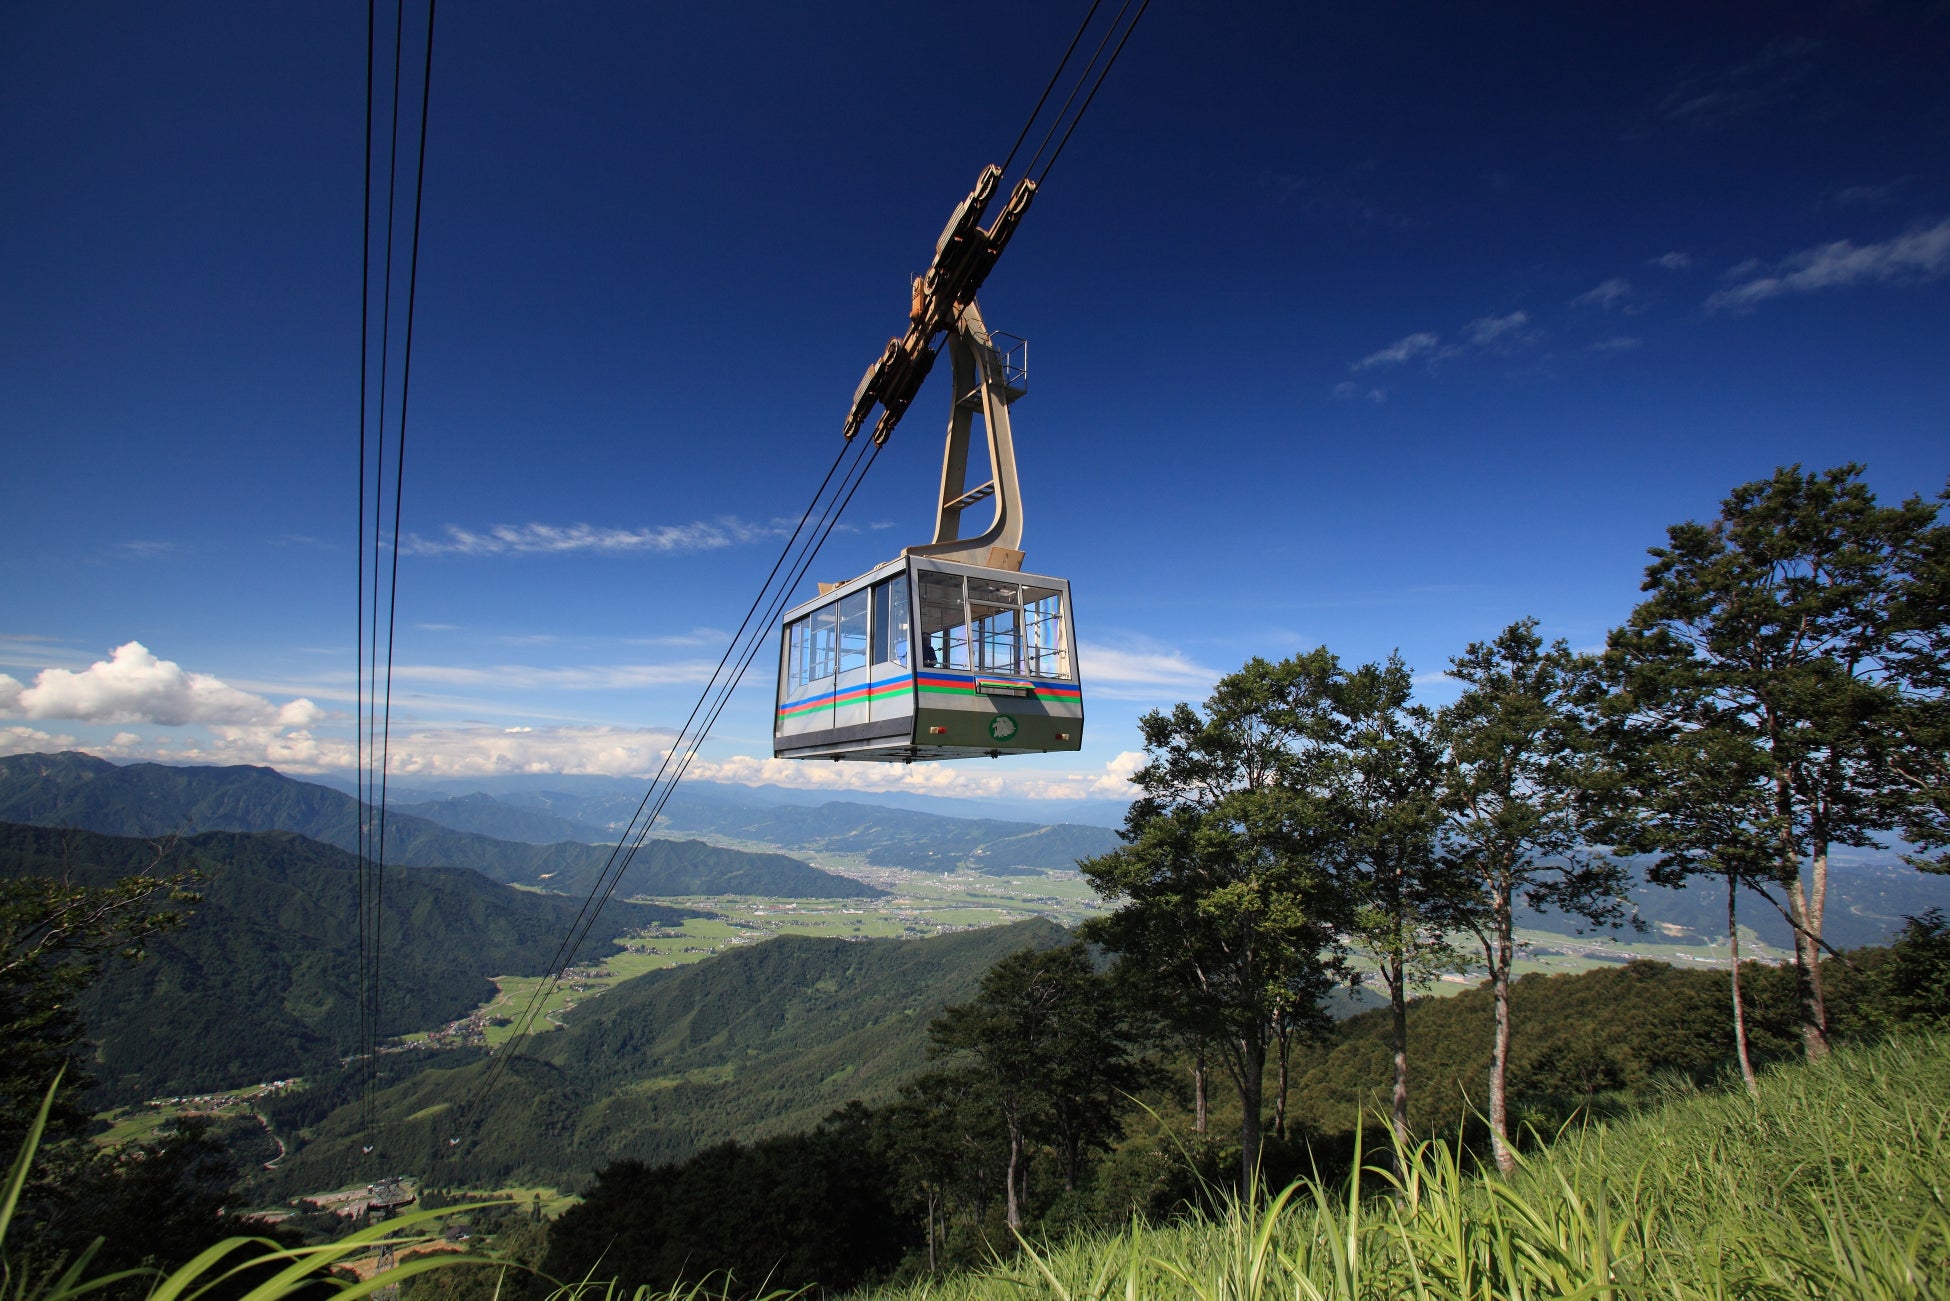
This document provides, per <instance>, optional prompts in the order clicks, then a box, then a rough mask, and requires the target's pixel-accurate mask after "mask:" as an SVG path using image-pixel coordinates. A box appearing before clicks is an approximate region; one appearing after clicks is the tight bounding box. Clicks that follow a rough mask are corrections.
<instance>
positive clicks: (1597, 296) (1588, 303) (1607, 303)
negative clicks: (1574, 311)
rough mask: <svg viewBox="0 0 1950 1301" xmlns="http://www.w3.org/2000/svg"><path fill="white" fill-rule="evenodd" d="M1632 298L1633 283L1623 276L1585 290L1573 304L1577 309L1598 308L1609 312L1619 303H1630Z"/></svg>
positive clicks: (1574, 299) (1572, 301) (1614, 277)
mask: <svg viewBox="0 0 1950 1301" xmlns="http://www.w3.org/2000/svg"><path fill="white" fill-rule="evenodd" d="M1631 296H1632V282H1631V281H1629V280H1627V279H1625V278H1624V277H1622V276H1613V277H1612V278H1611V279H1609V280H1605V281H1601V282H1600V283H1599V284H1597V285H1596V286H1594V287H1593V288H1590V289H1587V290H1585V291H1584V292H1583V293H1581V294H1579V295H1578V296H1577V297H1576V298H1573V299H1572V300H1571V303H1572V305H1573V306H1577V307H1597V308H1600V309H1602V310H1604V311H1607V312H1609V311H1610V310H1611V309H1612V308H1613V307H1615V306H1617V305H1618V304H1619V303H1622V302H1626V301H1628V300H1629V299H1630V298H1631Z"/></svg>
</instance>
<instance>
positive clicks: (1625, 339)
mask: <svg viewBox="0 0 1950 1301" xmlns="http://www.w3.org/2000/svg"><path fill="white" fill-rule="evenodd" d="M1644 342H1645V340H1644V339H1640V338H1635V337H1633V336H1632V335H1616V336H1614V337H1612V338H1609V339H1600V340H1598V342H1596V343H1593V344H1589V345H1587V346H1586V347H1585V351H1586V352H1629V351H1630V350H1631V349H1633V348H1636V347H1638V346H1639V345H1640V344H1642V343H1644Z"/></svg>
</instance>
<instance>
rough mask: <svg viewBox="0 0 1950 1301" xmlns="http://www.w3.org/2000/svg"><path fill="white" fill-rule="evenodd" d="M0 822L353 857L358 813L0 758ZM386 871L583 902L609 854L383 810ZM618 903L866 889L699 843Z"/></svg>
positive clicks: (635, 879)
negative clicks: (322, 850) (268, 837)
mask: <svg viewBox="0 0 1950 1301" xmlns="http://www.w3.org/2000/svg"><path fill="white" fill-rule="evenodd" d="M0 821H8V822H25V823H33V824H36V825H39V826H55V827H78V828H82V829H84V830H88V831H99V832H104V833H106V834H109V835H117V836H159V835H168V834H171V833H173V832H193V831H295V832H297V833H298V834H299V835H302V836H309V837H310V838H311V839H313V840H318V841H323V842H324V843H325V844H328V845H336V846H338V847H339V848H340V849H344V850H351V851H355V852H356V851H357V849H358V839H359V837H358V826H359V805H358V801H357V800H355V799H353V797H352V796H350V795H347V794H345V793H344V792H343V791H336V790H333V789H331V788H330V787H327V786H319V785H315V784H313V783H311V782H301V781H293V780H292V779H291V778H289V777H286V776H284V775H282V774H280V773H278V772H275V771H273V770H272V769H270V768H256V767H250V766H246V765H236V766H232V767H224V768H185V767H175V766H173V765H170V764H159V763H135V764H127V765H117V764H112V763H108V762H107V761H105V760H102V759H97V758H94V757H93V756H91V755H85V754H77V753H67V754H52V755H43V754H31V755H30V754H23V755H11V756H6V757H0ZM386 846H387V849H386V861H387V862H388V863H396V864H399V865H401V866H404V867H466V868H471V869H473V870H474V871H477V872H480V873H481V874H483V875H485V876H489V877H492V878H493V879H495V880H497V881H506V882H519V883H522V884H534V885H541V886H544V887H546V888H550V889H557V890H564V889H566V890H575V889H577V888H579V889H581V891H582V892H583V893H585V894H586V893H587V892H588V886H589V883H590V882H591V881H593V880H594V878H595V876H596V875H597V874H598V873H599V872H600V871H601V870H602V868H603V865H604V864H605V863H607V862H608V861H609V855H610V846H607V845H592V844H585V843H581V842H576V841H563V842H558V843H555V844H547V845H535V844H524V843H521V842H519V841H514V840H497V839H494V838H492V837H489V836H481V835H474V834H470V833H468V832H462V831H453V830H449V829H448V828H447V827H443V826H441V825H439V824H438V823H434V822H429V821H427V820H425V819H423V818H417V817H413V816H411V815H409V814H404V813H400V812H397V811H394V812H392V813H390V814H389V815H388V817H387V820H386ZM621 892H622V894H623V895H624V896H625V897H627V896H629V895H633V894H638V895H649V896H652V897H657V896H676V895H696V894H755V895H765V896H769V897H772V898H784V899H857V898H866V897H870V896H872V895H876V894H878V893H880V892H879V891H877V890H875V889H874V888H873V887H872V886H869V885H866V884H863V883H862V882H859V881H854V880H850V879H848V878H846V877H843V876H835V875H833V874H832V873H829V872H821V871H819V870H818V869H817V868H814V867H811V866H809V865H807V864H805V863H802V862H800V861H799V860H797V859H794V858H787V857H786V856H784V855H781V854H757V855H753V854H746V853H742V852H740V851H738V850H734V849H720V848H717V847H715V846H711V845H705V844H703V843H702V842H699V841H666V840H653V841H650V842H649V843H648V844H646V845H645V846H644V847H643V849H642V851H641V852H640V853H638V854H637V856H636V859H635V862H634V863H633V864H632V866H631V869H630V871H629V873H628V874H627V875H626V876H625V877H624V879H623V883H622V891H621Z"/></svg>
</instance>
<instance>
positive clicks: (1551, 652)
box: [1437, 619, 1625, 1171]
mask: <svg viewBox="0 0 1950 1301" xmlns="http://www.w3.org/2000/svg"><path fill="white" fill-rule="evenodd" d="M1449 663H1450V668H1449V674H1450V676H1451V677H1454V678H1456V679H1458V680H1459V681H1461V682H1462V683H1463V685H1464V691H1463V693H1462V695H1461V696H1460V697H1459V698H1457V700H1456V701H1455V702H1454V703H1452V704H1450V705H1449V706H1447V707H1446V708H1444V709H1443V710H1442V711H1441V713H1440V715H1439V717H1438V724H1437V734H1438V736H1439V737H1440V738H1441V740H1442V742H1443V744H1444V746H1445V747H1446V750H1447V755H1446V768H1447V771H1446V773H1445V775H1444V782H1443V791H1442V807H1443V812H1444V815H1445V817H1444V825H1443V840H1444V854H1445V857H1446V860H1447V862H1448V864H1449V866H1450V867H1451V868H1452V869H1453V870H1455V871H1457V872H1460V873H1463V874H1465V875H1466V876H1467V877H1468V878H1469V879H1470V882H1471V888H1470V890H1469V893H1468V894H1467V895H1466V896H1461V897H1455V898H1452V899H1451V901H1450V903H1449V911H1450V913H1451V916H1452V918H1453V921H1454V923H1456V924H1458V925H1460V926H1462V927H1464V928H1466V929H1467V930H1469V931H1470V932H1471V933H1472V934H1473V935H1474V936H1475V937H1476V940H1477V943H1478V944H1480V945H1481V946H1482V950H1483V960H1484V962H1485V963H1486V964H1487V965H1488V967H1489V971H1490V982H1491V989H1492V993H1493V995H1494V1000H1493V1001H1494V1011H1495V1018H1496V1029H1495V1041H1494V1045H1493V1048H1492V1050H1491V1054H1490V1096H1489V1112H1490V1114H1489V1121H1490V1134H1491V1144H1492V1146H1493V1148H1494V1150H1495V1154H1496V1161H1497V1164H1498V1166H1500V1167H1501V1168H1503V1169H1504V1170H1506V1171H1507V1170H1510V1169H1514V1168H1515V1165H1516V1157H1515V1155H1514V1153H1513V1151H1512V1149H1511V1147H1510V1134H1509V1087H1508V1084H1509V1067H1510V974H1511V968H1512V967H1513V966H1514V965H1515V962H1516V935H1515V930H1516V905H1517V901H1518V900H1519V899H1521V900H1522V901H1523V902H1524V903H1527V904H1529V905H1530V906H1531V907H1533V908H1558V909H1561V910H1563V911H1566V912H1569V913H1572V914H1574V915H1576V916H1579V917H1582V918H1584V919H1586V920H1588V921H1591V922H1593V923H1600V922H1605V921H1609V920H1612V919H1614V918H1617V917H1619V916H1621V915H1622V913H1623V908H1624V902H1623V896H1624V886H1625V872H1624V869H1623V867H1622V866H1620V865H1619V864H1618V863H1617V862H1616V861H1615V860H1613V859H1611V858H1610V857H1608V856H1606V855H1604V854H1602V853H1594V852H1593V851H1591V850H1590V849H1589V848H1588V844H1589V833H1590V832H1592V831H1593V830H1594V828H1595V826H1596V823H1595V822H1594V820H1593V818H1592V815H1591V812H1590V795H1589V783H1590V780H1591V777H1592V753H1593V749H1594V745H1593V741H1592V737H1591V733H1590V731H1589V729H1588V727H1587V726H1586V723H1585V718H1584V713H1583V709H1584V702H1585V701H1586V700H1587V699H1588V698H1589V697H1590V695H1591V694H1592V690H1593V687H1592V683H1593V665H1592V663H1591V661H1590V660H1589V659H1587V658H1586V657H1584V656H1580V655H1576V654H1573V653H1572V651H1571V649H1570V647H1568V646H1567V645H1565V644H1564V642H1562V641H1558V642H1554V643H1552V644H1551V645H1549V646H1545V645H1544V641H1543V639H1542V638H1541V637H1539V636H1538V635H1537V621H1536V620H1535V619H1523V620H1520V621H1518V622H1517V623H1513V624H1511V625H1510V626H1509V627H1508V628H1505V629H1504V630H1503V631H1502V632H1501V633H1500V634H1498V635H1497V637H1496V639H1495V640H1494V641H1488V642H1474V643H1472V644H1471V645H1470V646H1469V648H1468V649H1467V650H1465V651H1464V652H1463V653H1462V654H1461V655H1458V656H1457V657H1455V658H1454V659H1452V660H1451V661H1450V662H1449Z"/></svg>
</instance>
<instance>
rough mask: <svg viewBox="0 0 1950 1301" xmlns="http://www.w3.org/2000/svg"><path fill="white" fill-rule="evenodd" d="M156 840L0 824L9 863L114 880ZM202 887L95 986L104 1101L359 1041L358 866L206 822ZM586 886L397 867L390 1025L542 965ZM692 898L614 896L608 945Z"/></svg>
mask: <svg viewBox="0 0 1950 1301" xmlns="http://www.w3.org/2000/svg"><path fill="white" fill-rule="evenodd" d="M154 857H155V851H154V850H153V848H152V847H151V844H150V842H149V841H147V840H139V839H132V838H127V837H120V836H104V835H98V834H95V833H92V832H85V831H73V830H67V829H57V828H50V827H27V826H16V825H11V824H0V875H4V876H7V877H18V876H53V875H68V876H70V877H72V878H73V879H75V880H78V881H81V882H83V883H85V884H104V883H106V882H108V881H110V880H113V879H115V878H117V877H120V876H125V875H128V874H130V873H132V872H137V871H141V870H143V869H145V868H147V867H148V866H149V864H150V863H151V862H152V860H153V859H154ZM192 867H193V868H195V869H196V870H197V871H198V872H200V873H201V874H202V876H203V880H202V881H201V883H200V884H199V885H198V886H197V889H198V890H199V891H200V892H201V894H202V896H203V902H202V903H201V904H199V905H198V906H197V907H196V908H195V909H194V910H193V911H192V913H191V916H190V920H189V922H188V923H187V924H186V925H184V926H183V927H181V928H180V929H178V930H176V931H173V932H171V933H169V934H167V935H164V936H162V937H160V938H158V939H157V940H155V941H153V942H151V944H150V946H149V954H148V956H147V957H146V958H144V959H143V960H142V961H141V962H138V963H134V964H128V963H114V962H112V963H110V964H108V965H107V966H106V967H105V968H104V971H103V974H102V976H101V978H100V979H99V980H97V981H96V982H95V983H94V985H93V986H92V987H91V988H90V989H89V990H88V992H87V993H86V994H85V995H84V996H83V999H82V1006H83V1009H84V1015H85V1019H86V1022H87V1025H88V1030H89V1035H90V1037H91V1038H93V1039H95V1040H96V1042H97V1043H98V1044H99V1063H98V1064H97V1066H96V1067H95V1073H96V1075H97V1076H98V1078H99V1080H100V1092H101V1095H102V1097H103V1099H104V1100H105V1101H121V1100H126V1099H130V1098H138V1097H147V1096H151V1095H154V1094H158V1093H180V1092H201V1091H204V1090H208V1089H216V1088H227V1087H233V1086H236V1085H240V1084H244V1083H248V1082H251V1081H255V1080H265V1079H272V1078H278V1077H282V1076H289V1075H298V1074H303V1073H306V1072H309V1071H314V1070H318V1069H322V1068H328V1067H330V1066H331V1065H333V1064H335V1063H336V1061H337V1059H338V1058H339V1057H340V1056H342V1055H344V1054H346V1053H349V1052H352V1051H353V1050H354V1049H355V1048H356V1045H357V1039H358V1023H359V1011H358V1002H357V993H356V991H357V981H358V951H359V944H358V933H357V929H356V928H357V920H358V876H357V871H358V865H357V861H356V860H355V859H354V858H353V857H352V856H351V855H349V854H347V853H345V852H344V851H343V850H339V849H334V848H332V847H331V846H329V845H321V844H319V843H318V842H316V841H313V840H307V839H305V838H304V837H302V836H296V835H292V834H290V833H288V832H264V833H257V834H237V833H229V832H210V833H206V834H204V835H200V836H193V837H189V838H187V839H184V840H182V841H180V842H178V843H177V845H176V846H175V849H174V851H173V852H172V854H171V857H170V859H169V860H168V864H167V870H183V869H184V868H192ZM576 907H577V901H575V900H573V899H569V898H565V897H561V896H553V895H543V894H536V893H532V892H523V891H519V890H512V889H509V888H508V887H507V886H504V885H498V884H496V883H494V882H492V881H489V880H488V879H487V878H485V877H483V876H481V875H480V874H478V873H475V872H470V871H466V870H465V869H461V868H422V869H417V870H415V871H412V872H394V873H390V874H389V875H388V877H387V880H386V907H385V913H384V924H383V929H382V932H381V935H382V942H383V949H382V952H383V953H384V955H385V956H384V961H383V963H382V966H381V1005H382V1007H383V1008H384V1009H385V1012H386V1017H387V1020H386V1022H385V1023H384V1024H383V1026H382V1030H384V1031H385V1032H386V1033H389V1034H403V1033H406V1032H409V1031H413V1030H421V1029H426V1028H428V1027H431V1026H436V1025H442V1024H445V1023H446V1022H448V1021H450V1020H453V1019H454V1018H456V1017H460V1016H463V1015H465V1014H466V1013H467V1012H468V1011H470V1010H471V1009H472V1008H473V1007H475V1006H476V1005H478V1004H479V1003H481V1002H482V1001H483V1000H485V999H486V998H488V997H491V996H492V994H493V992H494V986H493V985H492V983H491V982H490V981H489V980H488V977H490V976H504V975H534V974H539V973H540V972H542V971H543V970H544V969H546V967H547V965H548V963H549V960H550V958H551V957H552V955H553V954H554V952H555V946H556V943H557V941H558V940H559V939H560V937H561V935H562V933H563V931H564V930H566V929H567V927H568V925H569V922H570V920H571V919H572V918H573V916H574V914H575V911H576ZM689 915H692V914H689V913H686V912H685V911H683V910H680V909H674V908H666V907H661V906H656V905H648V904H614V905H612V906H611V907H610V908H609V909H607V910H605V912H604V913H603V916H602V918H601V920H600V921H599V923H598V926H597V931H596V934H595V941H596V942H597V943H600V944H603V945H605V946H606V945H607V942H608V941H609V940H610V939H612V938H614V937H615V936H617V935H620V934H622V933H624V932H626V931H631V930H637V929H640V928H642V927H645V926H653V925H665V924H669V923H672V922H676V921H680V920H681V919H682V918H684V917H685V916H689Z"/></svg>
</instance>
